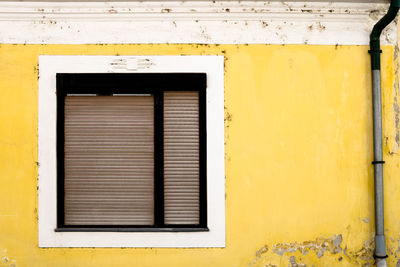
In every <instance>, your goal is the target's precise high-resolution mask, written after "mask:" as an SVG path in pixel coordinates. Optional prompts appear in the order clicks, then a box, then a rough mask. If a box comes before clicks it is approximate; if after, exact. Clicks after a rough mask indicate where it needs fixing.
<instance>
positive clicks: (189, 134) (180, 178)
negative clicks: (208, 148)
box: [164, 92, 200, 224]
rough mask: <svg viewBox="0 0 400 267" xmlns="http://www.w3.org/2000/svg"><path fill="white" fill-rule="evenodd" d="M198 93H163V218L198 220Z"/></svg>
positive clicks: (175, 221) (167, 220)
mask: <svg viewBox="0 0 400 267" xmlns="http://www.w3.org/2000/svg"><path fill="white" fill-rule="evenodd" d="M199 199H200V190H199V93H198V92H165V93H164V205H165V206H164V212H165V218H164V221H165V223H166V224H199V222H200V221H199V219H200V205H199V204H200V202H199Z"/></svg>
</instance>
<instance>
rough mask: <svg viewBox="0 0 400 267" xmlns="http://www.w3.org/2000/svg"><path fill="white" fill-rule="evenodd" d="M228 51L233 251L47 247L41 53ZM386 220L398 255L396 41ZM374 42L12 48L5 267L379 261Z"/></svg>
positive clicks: (2, 83) (388, 70)
mask: <svg viewBox="0 0 400 267" xmlns="http://www.w3.org/2000/svg"><path fill="white" fill-rule="evenodd" d="M39 55H224V56H225V77H224V79H225V142H226V145H225V150H226V156H225V163H226V248H209V249H200V248H199V249H196V248H191V249H172V248H168V249H165V248H158V249H151V248H147V249H144V248H140V249H139V248H136V249H135V248H41V249H39V248H38V233H37V230H38V222H37V199H38V197H37V195H38V189H37V168H38V166H37V165H38V157H37V154H38V149H37V147H38V142H37V140H38V139H37V138H38V136H37V127H38V75H40V74H39V73H38V66H37V64H38V56H39ZM382 55H383V60H382V69H383V76H382V82H383V83H382V88H383V106H384V159H385V160H386V164H385V167H384V168H385V173H384V181H385V208H386V210H385V219H386V221H385V228H386V229H387V231H386V233H387V244H388V253H389V263H390V266H396V263H397V261H398V260H399V259H400V235H399V232H400V205H398V203H400V180H399V173H400V166H399V165H400V160H399V152H398V148H399V142H400V141H399V127H400V126H399V106H398V104H399V101H400V98H399V97H400V96H399V92H398V86H397V79H395V77H397V75H395V73H397V49H396V48H394V47H393V46H385V47H384V49H383V54H382ZM370 84H371V78H370V69H369V55H368V47H367V46H340V45H337V46H335V45H332V46H317V45H1V46H0V123H1V124H0V125H1V126H0V266H40V267H42V266H58V267H62V266H68V267H71V266H85V267H86V266H96V267H98V266H229V267H234V266H305V265H307V266H362V265H366V266H369V265H371V264H372V263H373V259H372V251H373V236H374V216H373V212H374V208H373V168H372V165H371V160H372V157H373V155H372V119H371V118H372V107H371V85H370Z"/></svg>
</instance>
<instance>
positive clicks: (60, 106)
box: [56, 75, 66, 227]
mask: <svg viewBox="0 0 400 267" xmlns="http://www.w3.org/2000/svg"><path fill="white" fill-rule="evenodd" d="M64 89H65V87H64V81H63V79H62V76H61V75H57V122H56V123H57V177H58V179H57V227H63V226H64V225H65V215H64V203H65V199H64V198H65V189H64V106H65V96H66V93H65V90H64Z"/></svg>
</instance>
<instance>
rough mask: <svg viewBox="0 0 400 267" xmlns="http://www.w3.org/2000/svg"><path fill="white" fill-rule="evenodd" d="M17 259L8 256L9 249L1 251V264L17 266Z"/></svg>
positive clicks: (11, 266) (5, 266)
mask: <svg viewBox="0 0 400 267" xmlns="http://www.w3.org/2000/svg"><path fill="white" fill-rule="evenodd" d="M16 262H17V261H16V260H15V259H12V258H10V257H9V256H7V249H3V250H2V251H1V253H0V265H1V266H4V267H16Z"/></svg>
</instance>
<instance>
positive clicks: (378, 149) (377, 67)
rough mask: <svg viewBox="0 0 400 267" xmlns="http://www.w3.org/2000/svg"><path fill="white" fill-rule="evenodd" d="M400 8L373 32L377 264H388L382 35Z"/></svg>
mask: <svg viewBox="0 0 400 267" xmlns="http://www.w3.org/2000/svg"><path fill="white" fill-rule="evenodd" d="M399 8H400V0H391V2H390V6H389V10H388V11H387V13H386V15H385V16H384V17H383V18H381V19H380V20H379V21H378V22H377V23H376V24H375V26H374V28H373V30H372V32H371V35H370V50H369V51H368V52H369V53H370V55H371V72H372V99H373V100H372V101H373V121H374V161H373V162H372V164H373V165H374V182H375V253H374V258H375V259H376V265H377V266H378V267H381V266H382V267H384V266H387V263H386V258H387V254H386V245H385V243H386V242H385V233H384V224H383V164H384V163H385V162H384V161H383V157H382V103H381V53H382V50H381V49H380V40H379V38H380V35H381V33H382V30H383V29H384V28H385V27H386V26H387V25H388V24H389V23H390V22H392V21H393V20H394V19H395V17H396V14H397V11H398V10H399Z"/></svg>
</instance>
